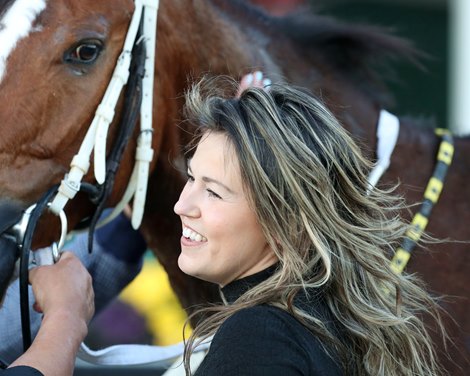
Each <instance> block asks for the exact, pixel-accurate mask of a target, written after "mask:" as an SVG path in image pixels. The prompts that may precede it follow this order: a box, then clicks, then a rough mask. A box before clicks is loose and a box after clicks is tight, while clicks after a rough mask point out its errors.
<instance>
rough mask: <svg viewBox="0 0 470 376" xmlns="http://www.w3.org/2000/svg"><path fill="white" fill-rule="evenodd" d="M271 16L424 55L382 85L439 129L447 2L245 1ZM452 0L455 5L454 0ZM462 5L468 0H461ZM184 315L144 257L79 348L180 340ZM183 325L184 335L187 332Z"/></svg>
mask: <svg viewBox="0 0 470 376" xmlns="http://www.w3.org/2000/svg"><path fill="white" fill-rule="evenodd" d="M246 1H251V2H252V3H255V4H256V5H257V6H260V7H263V8H264V9H266V11H268V12H271V13H272V14H275V15H279V16H280V15H284V14H286V13H289V12H296V11H299V10H303V9H304V8H306V7H308V8H311V9H312V10H313V11H314V12H316V13H321V14H324V15H331V16H332V17H336V18H339V19H342V20H344V21H348V22H354V23H357V22H359V23H366V24H372V25H377V26H381V27H384V28H385V29H387V30H390V31H392V32H393V33H395V34H396V35H398V36H401V37H405V38H407V39H409V40H411V41H412V42H413V44H414V45H415V46H416V47H417V48H418V49H420V50H421V51H423V52H425V53H426V54H427V55H428V56H429V58H427V59H426V60H424V61H423V62H422V64H423V67H424V68H425V69H420V68H418V67H415V66H412V65H410V64H409V63H405V64H400V63H399V62H398V63H397V64H395V65H394V68H395V70H396V75H395V76H394V77H391V78H390V79H389V80H388V84H389V88H390V90H391V92H392V94H393V97H394V98H395V104H394V106H393V108H390V110H391V111H392V112H394V113H396V114H397V115H410V116H416V117H426V118H431V119H434V120H435V123H436V125H438V126H440V127H447V125H448V118H449V109H448V99H447V98H448V95H449V94H448V93H449V85H448V82H449V78H448V71H449V67H448V61H449V59H448V56H449V54H450V51H449V43H448V40H449V34H450V31H449V24H450V21H449V17H450V16H449V14H450V4H451V3H450V1H447V0H328V1H326V0H246ZM455 1H458V0H455ZM467 1H468V0H467ZM185 318H186V316H185V314H184V312H183V311H182V310H181V308H180V306H179V304H178V302H177V300H176V298H175V297H174V295H173V294H172V291H171V289H170V287H169V284H168V279H167V277H166V274H165V272H164V271H163V269H162V268H161V266H160V265H159V263H158V261H157V260H155V258H154V257H153V255H152V254H151V253H150V252H148V254H147V255H146V257H145V262H144V267H143V270H142V272H141V274H140V275H139V276H138V278H137V279H136V280H135V281H134V282H133V283H132V284H131V285H130V286H128V287H127V288H126V290H125V291H124V292H123V293H122V294H121V296H120V297H119V299H117V300H116V301H115V302H114V303H112V304H111V305H110V306H109V307H108V308H107V309H106V310H105V311H103V312H102V313H101V314H100V315H99V316H98V317H97V318H96V319H95V320H94V322H93V323H92V326H91V329H90V334H89V337H88V339H87V341H86V343H87V344H88V345H89V346H90V347H91V348H92V349H98V348H101V347H104V346H110V345H113V344H117V343H143V344H154V345H169V344H174V343H177V342H179V341H181V340H182V339H183V336H182V333H183V324H184V321H185ZM189 331H190V329H189V328H187V330H186V333H187V334H189ZM163 372H164V369H162V368H158V367H157V368H149V367H138V368H132V371H130V370H129V369H125V368H120V369H109V368H108V369H99V368H96V367H89V366H86V365H84V364H79V366H78V367H77V370H76V372H75V375H76V376H77V375H78V376H80V375H108V374H109V375H121V374H122V375H125V374H132V375H146V374H149V375H150V374H152V375H158V374H162V373H163Z"/></svg>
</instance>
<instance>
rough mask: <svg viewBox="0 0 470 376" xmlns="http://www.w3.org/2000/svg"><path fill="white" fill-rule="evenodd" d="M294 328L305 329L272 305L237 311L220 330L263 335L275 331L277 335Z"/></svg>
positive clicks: (290, 316) (289, 315) (286, 313)
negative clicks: (242, 331) (282, 330)
mask: <svg viewBox="0 0 470 376" xmlns="http://www.w3.org/2000/svg"><path fill="white" fill-rule="evenodd" d="M292 326H294V327H298V328H297V329H302V330H303V329H305V328H304V327H303V326H302V325H301V324H300V322H298V321H297V320H296V319H295V318H294V317H293V316H292V315H291V314H289V313H288V312H287V311H285V310H283V309H281V308H277V307H273V306H270V305H257V306H254V307H249V308H244V309H241V310H239V311H237V312H236V313H234V314H233V315H231V316H230V317H229V318H228V319H227V320H225V322H224V323H223V324H222V325H221V327H220V329H219V330H221V331H222V332H224V331H231V330H232V329H235V328H236V329H237V330H238V331H240V330H246V331H249V332H251V333H252V332H256V333H260V334H262V333H263V332H273V331H275V332H276V333H277V332H278V331H279V329H285V330H289V329H291V330H292V329H293V327H292Z"/></svg>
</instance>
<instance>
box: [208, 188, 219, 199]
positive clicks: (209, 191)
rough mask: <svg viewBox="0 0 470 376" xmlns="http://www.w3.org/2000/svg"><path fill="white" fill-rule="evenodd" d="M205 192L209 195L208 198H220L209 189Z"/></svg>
mask: <svg viewBox="0 0 470 376" xmlns="http://www.w3.org/2000/svg"><path fill="white" fill-rule="evenodd" d="M207 192H208V193H209V197H214V198H222V197H220V196H219V195H218V194H217V193H215V192H214V191H212V190H210V189H208V190H207Z"/></svg>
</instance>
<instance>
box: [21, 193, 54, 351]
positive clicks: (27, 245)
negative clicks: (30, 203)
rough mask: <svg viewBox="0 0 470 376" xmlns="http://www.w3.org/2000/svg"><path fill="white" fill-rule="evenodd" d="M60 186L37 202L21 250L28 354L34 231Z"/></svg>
mask: <svg viewBox="0 0 470 376" xmlns="http://www.w3.org/2000/svg"><path fill="white" fill-rule="evenodd" d="M58 188H59V185H58V184H57V185H55V186H54V187H52V188H51V189H49V191H47V192H46V194H45V195H44V196H43V197H42V198H41V199H40V200H39V201H38V202H37V204H36V207H35V208H34V209H33V211H32V212H31V216H30V218H29V222H28V226H27V227H26V231H25V234H24V239H23V244H22V245H21V250H20V278H19V284H20V311H21V329H22V334H23V349H24V351H25V352H26V350H28V348H29V347H30V346H31V323H30V318H29V290H28V286H29V252H30V250H31V244H32V241H33V235H34V231H35V229H36V225H37V223H38V221H39V218H40V217H41V215H42V213H43V212H44V210H45V209H46V208H47V204H48V203H49V202H50V200H51V198H52V197H53V195H55V194H56V193H57V190H58Z"/></svg>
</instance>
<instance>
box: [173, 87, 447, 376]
mask: <svg viewBox="0 0 470 376" xmlns="http://www.w3.org/2000/svg"><path fill="white" fill-rule="evenodd" d="M219 85H220V80H219V81H218V80H213V81H211V80H209V81H207V80H206V81H203V83H201V84H199V85H196V86H195V88H193V90H192V91H190V92H189V94H188V95H187V100H188V105H187V106H188V107H187V112H188V116H189V118H190V119H191V121H192V122H193V123H194V124H196V125H197V126H198V131H197V134H196V137H195V139H194V144H193V146H192V147H191V148H190V149H189V153H188V155H189V157H190V158H189V162H188V180H187V183H186V186H185V187H184V189H183V191H182V193H181V196H180V198H179V201H178V202H177V203H176V205H175V212H176V213H177V214H178V215H179V216H180V218H181V222H182V226H183V236H182V238H181V255H180V257H179V260H178V261H179V266H180V268H181V269H182V270H183V271H184V272H186V273H188V274H190V275H192V276H195V277H197V278H201V279H203V280H206V281H210V282H214V283H217V284H218V285H219V286H220V288H221V293H222V296H223V300H224V302H225V304H224V305H219V306H213V305H212V306H210V307H209V308H206V309H205V312H211V313H212V314H213V315H212V316H210V317H209V318H208V319H206V320H205V321H203V322H202V323H200V324H199V325H198V326H197V327H196V328H195V330H194V332H193V334H192V336H191V337H190V339H189V341H188V343H187V352H186V359H185V365H186V372H187V375H190V374H191V370H190V365H189V356H190V354H191V352H192V351H193V349H194V346H196V345H197V344H198V343H199V341H203V340H204V339H205V338H208V337H210V336H213V340H212V344H211V347H210V350H209V352H208V354H207V356H206V358H205V359H204V361H203V363H202V364H201V365H200V366H199V368H198V369H197V371H196V373H195V375H197V376H200V375H207V376H209V375H216V374H223V375H234V376H235V375H310V376H312V375H380V374H387V375H409V376H411V375H437V374H439V366H438V365H437V361H436V357H435V353H434V349H433V345H432V343H431V340H430V337H429V334H428V332H427V329H426V326H425V324H424V323H423V321H422V318H421V317H420V316H419V314H420V313H423V312H431V313H432V314H433V315H434V318H435V319H436V320H437V323H438V325H440V319H439V309H438V306H437V304H436V303H435V302H434V300H433V298H431V297H430V296H429V295H428V294H427V292H425V290H424V289H423V288H422V287H421V286H420V282H419V281H418V280H416V279H414V278H413V277H411V276H409V275H407V276H403V275H397V274H395V273H394V272H393V270H392V269H391V267H390V263H389V258H388V254H389V253H390V252H391V251H392V250H393V249H394V247H395V246H396V245H397V244H398V243H399V242H400V240H401V239H402V237H403V235H404V233H405V231H406V229H407V225H406V223H405V222H404V221H402V220H401V219H400V217H399V216H398V215H397V210H400V209H402V203H401V201H400V200H399V199H398V198H397V197H395V196H393V194H392V192H390V191H382V190H379V189H372V191H371V192H370V193H368V191H369V190H370V185H369V183H368V182H367V174H368V171H369V170H370V168H371V166H372V164H371V163H370V162H369V161H368V160H367V159H365V158H364V157H363V156H362V154H361V152H360V150H359V148H358V146H357V145H356V144H355V143H354V142H353V140H352V139H351V138H350V137H349V135H348V134H347V132H346V131H345V130H344V129H343V128H342V127H341V125H340V124H339V123H338V121H337V120H336V119H335V117H334V116H333V115H332V114H331V113H330V112H329V111H328V110H327V108H326V107H325V106H324V105H323V104H322V103H321V102H320V101H318V100H317V99H315V98H314V97H312V96H311V95H309V94H308V93H306V92H304V91H302V90H299V89H295V88H292V87H289V86H287V85H272V86H270V88H269V91H268V90H263V89H261V88H249V89H247V90H246V91H244V92H242V93H241V95H240V97H239V98H236V99H233V98H230V97H227V96H226V95H225V94H224V90H226V88H225V87H223V86H219ZM226 92H234V90H232V91H230V90H226ZM196 338H197V339H196Z"/></svg>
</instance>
